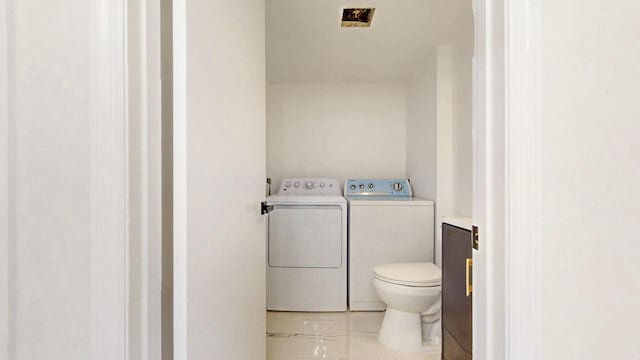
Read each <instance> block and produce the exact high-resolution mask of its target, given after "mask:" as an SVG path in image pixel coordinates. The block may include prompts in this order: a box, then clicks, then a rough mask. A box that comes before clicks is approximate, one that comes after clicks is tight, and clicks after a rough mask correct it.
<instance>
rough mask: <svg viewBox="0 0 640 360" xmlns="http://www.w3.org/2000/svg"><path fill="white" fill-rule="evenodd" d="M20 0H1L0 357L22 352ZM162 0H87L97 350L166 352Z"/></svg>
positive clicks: (142, 355) (104, 354) (145, 355)
mask: <svg viewBox="0 0 640 360" xmlns="http://www.w3.org/2000/svg"><path fill="white" fill-rule="evenodd" d="M14 1H15V0H0V9H2V11H0V74H2V76H0V134H2V135H0V264H3V265H2V267H0V289H2V290H1V291H0V294H1V295H0V358H2V359H5V358H6V359H11V358H14V357H15V356H16V348H15V341H16V339H15V326H16V321H17V320H16V319H15V316H14V315H12V314H15V311H13V310H14V307H15V306H16V303H15V301H16V299H15V286H16V284H15V270H16V269H15V267H16V264H15V258H14V254H15V253H14V252H15V246H16V244H15V241H16V240H15V230H13V226H14V225H13V224H14V222H15V212H14V211H15V199H14V195H13V190H14V186H15V183H14V180H13V175H12V172H13V171H14V170H13V166H14V164H15V163H14V161H15V150H14V146H15V141H16V139H15V126H16V125H15V110H14V109H13V105H12V103H13V96H14V95H12V91H14V87H15V85H14V82H15V79H14V75H13V73H12V71H11V69H12V66H14V64H15V52H14V51H13V47H14V46H15V40H14V34H13V33H12V26H13V21H14V19H13V17H12V14H14V7H13V6H14ZM159 6H160V5H159V0H136V1H133V2H126V1H124V0H115V1H114V0H92V1H91V2H90V4H89V7H88V9H89V12H88V14H87V15H88V16H89V18H90V24H91V25H90V28H89V34H88V36H89V39H90V46H89V59H90V60H89V62H90V63H89V67H90V78H89V79H88V83H89V91H90V94H89V117H88V119H87V121H88V122H89V123H90V128H91V133H90V134H89V137H90V139H91V151H90V154H89V157H90V161H91V174H90V180H89V181H90V184H89V185H90V196H91V200H90V213H91V214H90V220H91V227H90V229H91V232H90V238H89V239H88V241H89V242H90V243H91V252H90V257H91V265H90V273H91V275H90V276H91V287H90V290H89V294H87V295H88V297H89V298H90V302H91V303H90V313H89V317H90V319H91V326H90V338H91V340H90V344H89V346H90V354H91V358H92V359H115V358H119V359H129V358H139V359H150V358H151V359H155V358H159V356H156V354H158V355H159V347H160V335H159V331H160V328H158V327H156V326H155V325H156V324H157V325H159V324H160V320H161V315H160V311H159V307H160V285H161V273H160V261H161V259H160V245H161V243H160V241H161V239H160V235H159V232H160V230H159V228H160V226H161V223H160V222H159V221H158V216H159V213H160V211H161V203H160V190H159V188H158V184H157V182H156V181H155V180H154V179H157V178H159V176H160V163H159V159H160V154H161V152H160V145H159V139H160V138H159V136H160V134H161V133H160V125H159V124H160V119H159V112H158V109H159V106H160V102H159V98H158V94H159V89H160V88H159V86H158V84H159V82H160V79H161V77H160V71H159V66H158V65H157V64H159V61H160V58H159V49H160V27H159V21H160V11H159V9H160V8H159ZM156 54H158V55H156ZM138 65H139V67H136V66H138ZM137 82H139V83H137ZM134 84H137V85H139V89H137V90H135V91H134V89H133V88H132V85H134ZM132 134H135V136H132ZM134 158H135V159H134ZM132 265H133V266H132Z"/></svg>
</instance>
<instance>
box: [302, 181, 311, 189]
mask: <svg viewBox="0 0 640 360" xmlns="http://www.w3.org/2000/svg"><path fill="white" fill-rule="evenodd" d="M304 187H305V188H307V189H309V190H311V189H313V183H312V182H311V181H309V182H307V183H305V184H304Z"/></svg>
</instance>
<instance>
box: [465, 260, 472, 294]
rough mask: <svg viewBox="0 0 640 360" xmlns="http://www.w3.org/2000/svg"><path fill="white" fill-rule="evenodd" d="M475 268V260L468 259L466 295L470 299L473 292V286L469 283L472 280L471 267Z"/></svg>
mask: <svg viewBox="0 0 640 360" xmlns="http://www.w3.org/2000/svg"><path fill="white" fill-rule="evenodd" d="M472 266H473V259H467V264H466V269H467V271H466V272H465V273H466V285H467V286H466V293H467V297H469V295H471V293H472V292H473V285H471V283H470V282H469V280H470V275H471V267H472Z"/></svg>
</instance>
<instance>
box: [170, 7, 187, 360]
mask: <svg viewBox="0 0 640 360" xmlns="http://www.w3.org/2000/svg"><path fill="white" fill-rule="evenodd" d="M172 14H173V22H172V23H173V358H174V360H187V356H188V353H187V335H188V334H187V290H188V289H187V287H188V284H187V4H186V0H174V1H173V12H172Z"/></svg>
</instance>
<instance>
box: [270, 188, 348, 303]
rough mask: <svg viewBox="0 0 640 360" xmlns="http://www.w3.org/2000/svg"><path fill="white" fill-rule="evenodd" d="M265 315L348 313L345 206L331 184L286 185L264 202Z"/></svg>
mask: <svg viewBox="0 0 640 360" xmlns="http://www.w3.org/2000/svg"><path fill="white" fill-rule="evenodd" d="M267 205H268V207H269V210H270V212H269V215H268V216H269V220H268V235H267V242H268V243H267V310H281V311H345V310H346V309H347V202H346V200H345V198H344V197H342V190H341V187H340V183H339V182H338V181H337V180H335V179H306V178H305V179H285V180H283V181H282V184H281V185H280V188H279V191H278V193H277V194H276V195H272V196H269V197H268V198H267Z"/></svg>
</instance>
